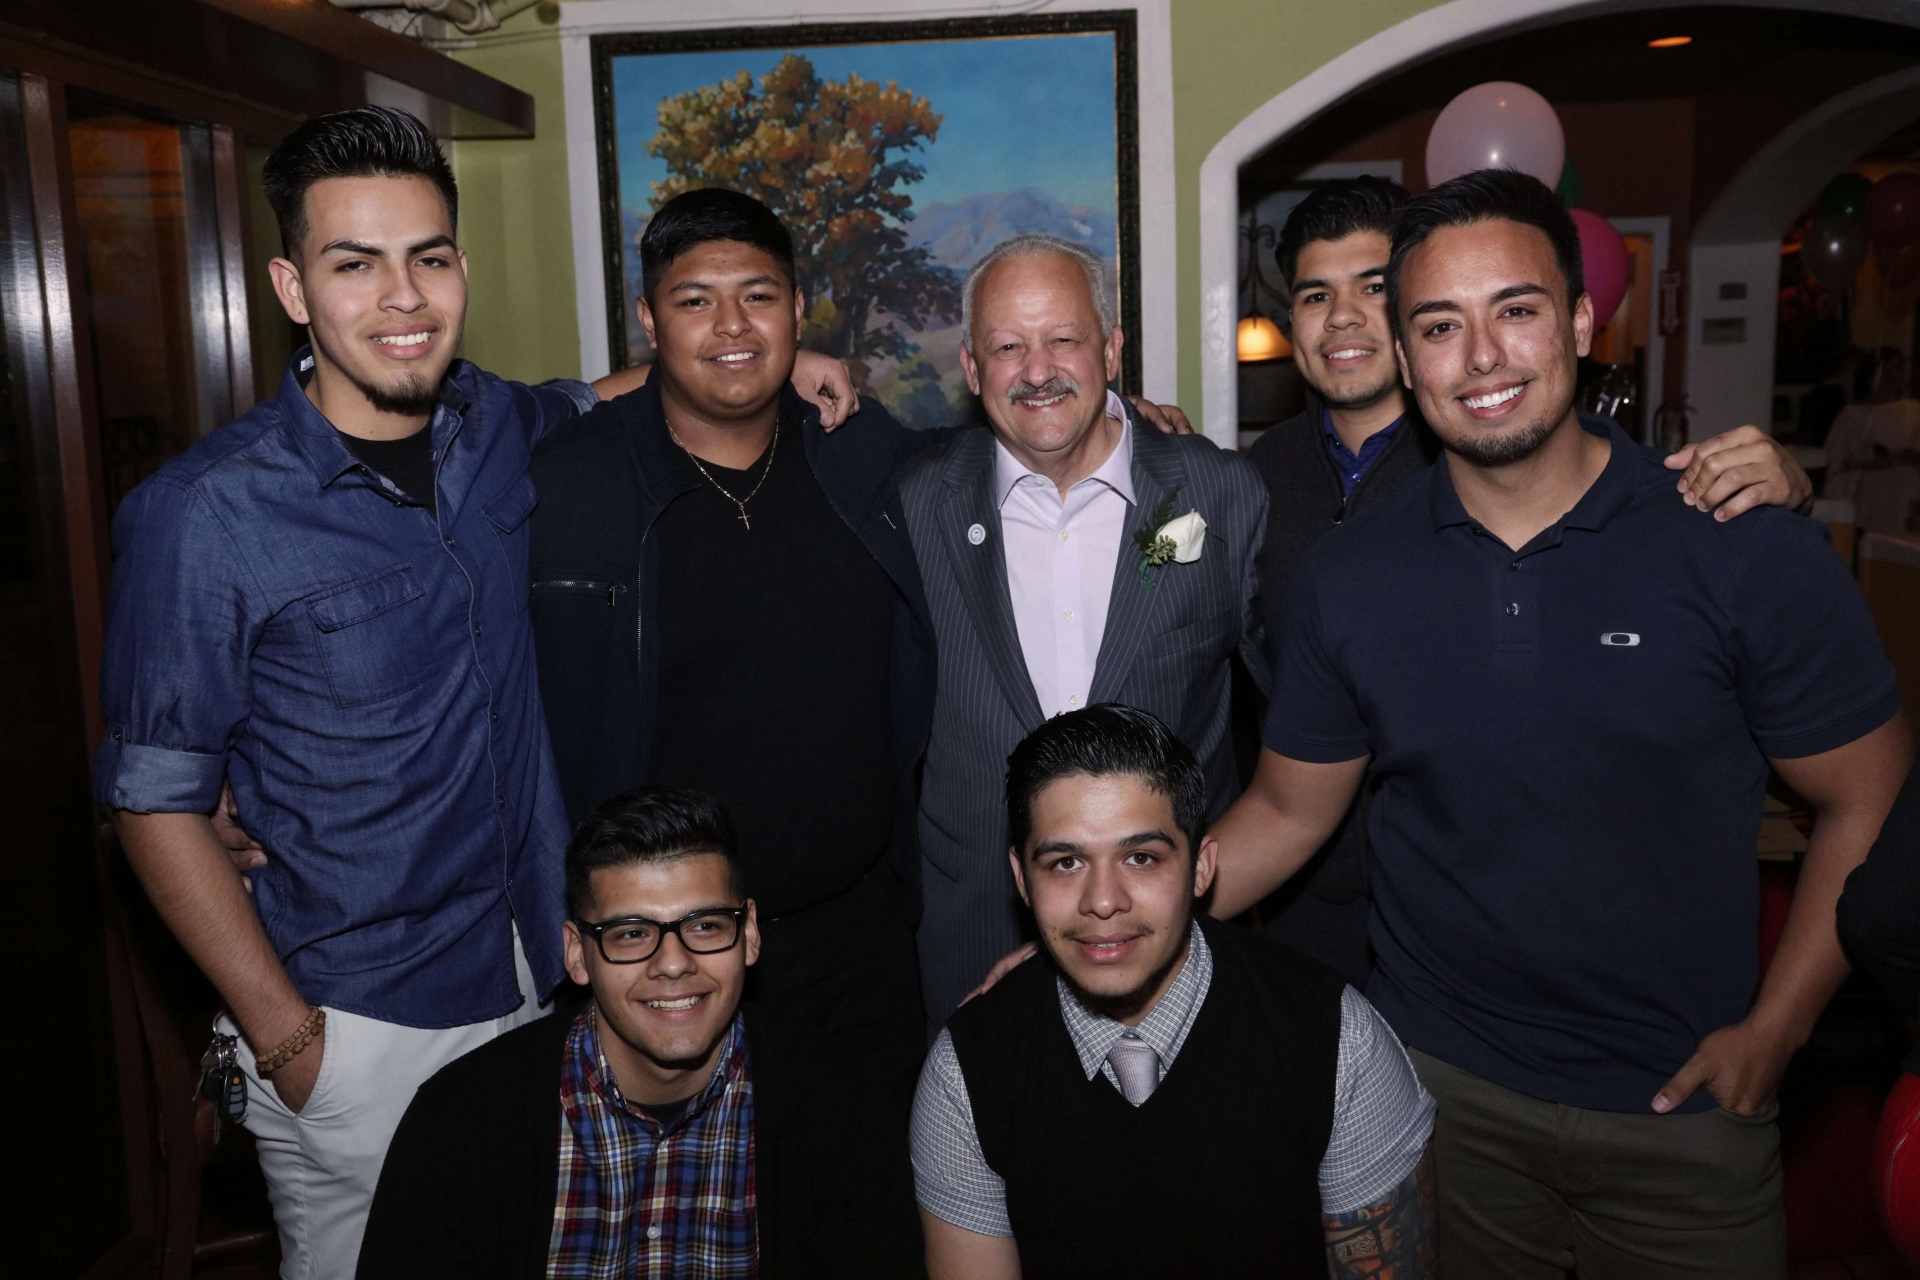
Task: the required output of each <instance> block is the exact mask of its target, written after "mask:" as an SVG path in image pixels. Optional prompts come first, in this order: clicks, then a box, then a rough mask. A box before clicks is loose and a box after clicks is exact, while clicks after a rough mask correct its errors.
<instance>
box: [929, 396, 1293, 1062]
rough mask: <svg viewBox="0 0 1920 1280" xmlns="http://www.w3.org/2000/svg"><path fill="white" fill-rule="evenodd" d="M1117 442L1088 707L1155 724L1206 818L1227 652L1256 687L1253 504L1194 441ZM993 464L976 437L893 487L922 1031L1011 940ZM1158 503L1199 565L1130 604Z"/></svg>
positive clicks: (1023, 673)
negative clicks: (1175, 752)
mask: <svg viewBox="0 0 1920 1280" xmlns="http://www.w3.org/2000/svg"><path fill="white" fill-rule="evenodd" d="M1128 415H1129V416H1130V417H1132V416H1133V413H1132V409H1131V407H1129V409H1128ZM1131 434H1132V440H1133V488H1134V496H1135V498H1136V499H1137V503H1138V505H1136V506H1135V507H1134V509H1133V510H1132V512H1130V513H1129V515H1128V517H1127V535H1128V536H1126V537H1125V538H1123V539H1122V541H1121V544H1120V559H1119V563H1118V565H1117V566H1116V567H1115V569H1114V574H1113V595H1112V597H1111V600H1110V603H1109V605H1108V608H1107V629H1106V634H1105V636H1103V637H1102V639H1101V642H1100V656H1099V659H1098V661H1097V662H1096V664H1095V667H1094V675H1093V686H1092V688H1091V690H1090V691H1089V694H1088V701H1089V702H1123V703H1127V704H1129V705H1131V706H1135V707H1140V708H1143V709H1144V710H1147V711H1151V712H1153V713H1154V714H1155V715H1157V716H1159V717H1160V718H1161V719H1162V720H1164V721H1166V722H1167V723H1168V724H1169V725H1171V726H1172V727H1173V729H1174V730H1175V731H1176V732H1178V733H1179V734H1180V736H1181V737H1182V738H1183V739H1184V740H1185V741H1186V742H1187V743H1188V744H1189V745H1190V746H1192V747H1193V749H1194V752H1195V753H1196V754H1197V755H1198V756H1199V757H1200V761H1201V764H1202V766H1203V767H1204V768H1205V769H1206V773H1207V785H1208V789H1209V793H1210V795H1211V798H1212V812H1211V815H1210V816H1218V815H1219V814H1220V813H1221V812H1222V811H1224V810H1225V809H1226V807H1227V805H1228V804H1230V803H1231V802H1232V801H1233V799H1234V797H1235V796H1236V795H1237V794H1238V792H1239V785H1238V779H1237V777H1236V775H1235V771H1234V763H1233V746H1232V743H1231V742H1230V741H1229V738H1228V731H1227V712H1228V698H1229V692H1230V685H1231V679H1230V669H1229V659H1230V658H1231V656H1232V654H1233V652H1234V650H1235V649H1236V648H1238V649H1239V650H1240V651H1241V653H1242V654H1243V656H1244V657H1245V660H1246V663H1247V667H1248V669H1249V670H1250V671H1252V672H1253V673H1254V675H1255V678H1256V679H1258V680H1259V681H1260V682H1261V683H1262V684H1264V683H1265V681H1266V659H1265V656H1264V653H1263V650H1262V637H1261V633H1260V607H1259V598H1258V595H1259V593H1258V581H1257V577H1256V573H1257V570H1256V557H1257V555H1258V553H1259V550H1260V545H1261V540H1262V538H1263V537H1264V534H1265V529H1266V522H1267V489H1266V485H1265V484H1264V483H1263V482H1262V481H1261V479H1260V475H1259V473H1258V472H1256V471H1255V470H1254V469H1253V467H1252V465H1251V464H1249V463H1248V462H1247V461H1246V460H1245V459H1244V458H1242V457H1240V455H1238V454H1237V453H1231V452H1227V451H1224V450H1221V449H1220V448H1218V447H1217V446H1215V445H1214V444H1213V443H1211V442H1210V441H1208V440H1207V439H1206V438H1205V437H1204V436H1170V435H1162V434H1161V433H1160V432H1158V431H1156V430H1155V429H1154V428H1153V427H1151V426H1150V425H1147V424H1145V423H1143V422H1141V421H1140V420H1139V419H1138V418H1137V417H1135V418H1133V431H1132V433H1131ZM993 459H994V449H993V436H992V434H991V433H990V432H989V431H988V430H987V429H986V428H984V427H981V428H976V429H974V430H971V431H966V432H962V433H960V434H959V435H958V436H957V437H955V438H954V439H953V440H951V441H949V442H947V443H945V444H942V445H940V446H937V447H936V448H934V449H931V450H929V451H928V452H926V453H924V454H922V455H920V456H919V457H918V458H916V459H915V460H914V461H913V462H912V463H911V464H910V465H909V467H908V468H907V470H906V472H905V473H904V475H903V477H902V481H901V486H900V496H901V500H902V502H903V503H904V505H905V507H906V514H907V527H908V531H909V533H910V534H911V536H912V539H913V549H914V554H915V555H916V556H917V557H918V559H919V561H920V575H921V578H922V579H923V580H924V582H925V584H926V591H927V602H928V604H929V605H930V606H931V607H932V611H933V629H934V638H935V645H936V648H937V650H938V659H939V687H938V692H937V694H936V696H935V703H934V719H933V736H932V739H931V740H930V742H929V743H928V746H927V757H926V767H925V774H924V776H923V778H922V782H921V788H920V857H921V885H922V889H923V892H924V894H925V902H926V907H925V914H924V915H923V916H922V917H921V921H920V974H921V980H922V982H923V983H924V984H925V988H926V997H927V1016H928V1018H929V1019H930V1020H931V1021H932V1023H933V1025H934V1026H939V1025H940V1024H942V1023H944V1022H945V1021H946V1018H947V1015H948V1014H949V1013H951V1012H953V1010H954V1008H955V1007H956V1006H957V1005H958V1004H959V1002H960V998H961V997H962V996H964V995H965V994H966V993H967V992H968V991H969V990H970V989H972V987H973V986H974V985H975V984H976V983H978V982H979V981H980V979H981V978H982V977H984V976H985V975H986V971H987V970H988V968H990V967H991V966H992V964H993V962H994V961H995V960H997V959H999V958H1000V957H1001V956H1002V955H1004V954H1005V953H1006V952H1008V951H1009V950H1011V949H1012V948H1013V947H1014V946H1015V945H1016V944H1018V942H1019V941H1020V939H1021V938H1022V937H1023V936H1024V933H1025V931H1026V929H1027V924H1026V920H1027V916H1026V910H1025V908H1024V907H1023V906H1022V905H1021V903H1020V899H1019V897H1018V895H1017V894H1016V892H1015V890H1014V885H1013V873H1012V871H1011V870H1010V869H1009V867H1008V865H1007V834H1006V826H1007V823H1006V792H1005V786H1006V769H1007V756H1008V754H1009V753H1010V752H1011V751H1012V750H1013V748H1014V747H1015V746H1016V745H1018V744H1019V742H1020V740H1021V739H1022V738H1024V737H1025V736H1026V735H1027V734H1028V733H1030V732H1031V731H1032V730H1034V729H1035V728H1037V727H1039V725H1040V722H1041V719H1042V716H1041V713H1040V703H1039V699H1038V698H1037V697H1036V696H1035V695H1034V691H1033V683H1032V681H1031V680H1030V679H1029V678H1028V676H1027V664H1026V659H1025V658H1024V657H1023V656H1022V654H1021V651H1020V638H1019V634H1018V632H1017V631H1016V630H1015V628H1014V621H1013V601H1012V597H1011V595H1010V594H1009V593H1008V590H1007V565H1006V557H1005V553H1004V551H1003V547H1002V540H1001V536H1000V512H999V508H998V507H997V506H996V505H995V503H994V499H993ZM1175 489H1178V490H1179V496H1178V497H1177V498H1176V499H1175V501H1174V503H1173V508H1172V514H1173V515H1176V516H1177V515H1184V514H1186V513H1187V512H1189V511H1198V512H1199V513H1200V515H1201V516H1202V517H1203V518H1204V519H1205V520H1206V522H1207V539H1206V550H1205V552H1204V553H1203V554H1202V555H1201V557H1200V559H1199V560H1197V561H1195V562H1194V563H1192V564H1169V565H1165V566H1162V567H1160V568H1158V569H1155V570H1151V571H1150V572H1151V573H1152V574H1153V577H1154V581H1155V585H1154V586H1153V587H1152V588H1147V587H1143V586H1142V585H1141V583H1140V574H1139V564H1140V550H1139V548H1138V547H1137V546H1136V545H1135V544H1134V541H1133V538H1132V534H1133V532H1134V530H1136V529H1138V528H1141V527H1143V526H1144V525H1145V524H1146V522H1147V521H1148V520H1149V519H1150V518H1151V516H1152V514H1153V512H1154V510H1155V508H1157V507H1158V506H1159V504H1160V500H1161V498H1162V497H1163V496H1164V495H1166V494H1168V493H1170V492H1172V491H1173V490H1175ZM975 524H979V525H981V526H983V527H984V528H985V529H986V531H987V536H986V538H985V540H983V541H982V542H981V543H979V544H978V545H975V544H973V543H972V542H970V541H969V540H968V538H967V530H968V529H969V528H971V527H972V526H973V525H975Z"/></svg>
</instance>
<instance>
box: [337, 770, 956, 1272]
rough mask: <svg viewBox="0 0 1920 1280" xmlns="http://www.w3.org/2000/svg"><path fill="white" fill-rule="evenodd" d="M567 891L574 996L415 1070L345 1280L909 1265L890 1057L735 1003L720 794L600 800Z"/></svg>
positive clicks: (727, 829) (743, 962)
mask: <svg viewBox="0 0 1920 1280" xmlns="http://www.w3.org/2000/svg"><path fill="white" fill-rule="evenodd" d="M567 908H568V914H569V915H570V916H571V917H572V919H570V920H569V921H568V923H567V925H566V961H567V972H568V973H569V974H571V975H572V977H573V980H574V981H575V982H578V983H583V984H585V985H586V986H588V987H590V988H591V990H592V997H593V998H592V1000H591V1001H589V1002H588V1003H587V1005H586V1007H585V1008H584V1009H582V1010H581V1011H580V1013H579V1015H578V1016H577V1017H573V1018H565V1017H561V1018H543V1019H541V1020H540V1021H538V1022H535V1023H533V1024H531V1025H529V1026H526V1027H523V1028H521V1030H520V1031H518V1032H510V1033H508V1034H507V1035H504V1036H502V1037H500V1038H499V1039H498V1040H495V1041H494V1042H493V1043H492V1044H489V1045H487V1046H486V1047H484V1048H482V1049H479V1050H477V1051H475V1052H473V1053H470V1054H468V1055H467V1056H466V1057H464V1058H461V1059H459V1060H457V1061H455V1062H453V1063H452V1064H450V1065H449V1066H447V1067H446V1068H445V1069H444V1070H442V1071H441V1072H440V1073H439V1074H438V1075H436V1076H434V1077H433V1078H432V1079H431V1080H429V1081H427V1083H426V1084H424V1085H422V1086H421V1088H420V1091H419V1093H418V1094H416V1095H415V1096H414V1100H413V1103H412V1105H410V1106H409V1107H408V1108H407V1113H406V1116H405V1118H404V1119H402V1120H401V1122H400V1129H399V1132H398V1133H397V1134H395V1136H394V1139H393V1145H392V1147H391V1148H390V1149H389V1150H388V1152H387V1162H386V1166H385V1167H384V1168H383V1169H382V1170H381V1173H380V1187H379V1190H378V1191H377V1192H376V1193H375V1195H374V1200H373V1212H372V1214H371V1216H370V1218H369V1220H368V1224H367V1235H366V1242H365V1244H364V1245H363V1246H362V1248H361V1252H360V1270H359V1280H494V1278H498V1280H537V1278H539V1277H547V1278H549V1280H616V1278H617V1280H733V1278H736V1277H750V1276H759V1277H763V1278H771V1277H789V1276H792V1277H821V1278H822V1280H825V1278H826V1277H833V1278H834V1280H842V1278H843V1277H849V1276H856V1277H858V1276H870V1277H873V1278H874V1280H897V1278H898V1277H913V1276H916V1275H919V1274H920V1254H921V1248H920V1232H919V1230H918V1227H917V1224H916V1223H915V1222H914V1213H913V1198H912V1195H911V1194H910V1192H909V1190H908V1187H909V1185H910V1183H909V1177H908V1171H907V1144H906V1134H905V1133H904V1132H903V1131H902V1126H901V1123H900V1117H899V1112H898V1110H897V1105H896V1103H895V1102H894V1099H895V1097H896V1096H897V1094H896V1093H895V1091H894V1088H893V1086H892V1085H891V1084H889V1077H888V1076H887V1075H886V1074H885V1073H884V1072H883V1071H882V1070H881V1069H880V1067H879V1065H878V1064H876V1063H871V1062H868V1061H866V1060H865V1059H863V1058H860V1057H858V1056H857V1055H856V1053H855V1052H854V1051H851V1050H849V1049H848V1048H846V1047H845V1046H844V1045H843V1044H842V1043H841V1042H839V1041H837V1040H828V1039H826V1038H824V1037H823V1036H821V1035H820V1034H818V1033H817V1032H815V1031H814V1030H812V1029H811V1028H810V1027H807V1026H802V1025H795V1024H790V1023H788V1022H786V1021H784V1020H783V1019H782V1018H781V1017H780V1016H778V1015H775V1014H772V1013H770V1012H767V1011H763V1010H761V1009H759V1008H758V1007H752V1008H749V1009H747V1010H745V1011H742V1010H741V1008H740V992H741V989H742V988H743V987H744V986H745V985H746V977H747V967H748V966H749V965H751V964H753V963H754V962H755V960H756V959H758V957H759V953H760V930H759V922H758V920H757V919H756V918H755V910H754V904H753V900H752V899H750V898H748V897H746V896H745V886H743V885H742V884H741V877H740V864H739V860H738V857H737V855H736V852H735V844H734V834H733V828H732V825H731V823H729V822H728V820H727V817H726V814H725V812H724V811H723V810H722V809H721V808H720V806H719V804H718V803H717V802H716V801H714V800H713V799H712V798H711V797H710V796H707V795H705V794H703V793H701V792H698V791H691V790H686V789H683V788H676V787H641V788H639V789H637V790H634V791H629V792H626V793H625V794H622V795H618V796H615V797H613V798H612V799H611V800H608V801H606V802H605V803H604V804H602V805H601V806H600V807H599V808H598V809H596V810H594V811H593V813H592V814H590V815H589V816H588V818H587V819H586V821H585V822H583V823H581V825H580V829H579V831H577V832H576V833H575V834H574V837H573V843H572V844H571V845H569V846H568V848H567ZM884 925H885V922H884V921H879V920H876V921H875V922H874V926H873V927H874V929H875V930H879V929H881V928H883V927H884ZM853 927H855V928H856V929H857V928H858V924H857V922H856V923H855V925H854V926H853Z"/></svg>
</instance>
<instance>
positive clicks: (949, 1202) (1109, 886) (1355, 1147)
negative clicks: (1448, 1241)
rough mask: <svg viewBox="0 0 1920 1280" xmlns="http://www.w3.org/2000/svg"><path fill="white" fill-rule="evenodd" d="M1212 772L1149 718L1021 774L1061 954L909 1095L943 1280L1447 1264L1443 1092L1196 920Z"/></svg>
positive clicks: (1010, 978) (1091, 733) (1327, 995)
mask: <svg viewBox="0 0 1920 1280" xmlns="http://www.w3.org/2000/svg"><path fill="white" fill-rule="evenodd" d="M1206 814H1207V790H1206V778H1205V775H1204V774H1203V773H1202V772H1201V769H1200V765H1199V762H1198V761H1197V760H1196V759H1195V757H1194V754H1193V752H1192V751H1191V750H1190V749H1189V748H1188V747H1187V745H1186V744H1185V743H1184V742H1182V741H1181V740H1180V739H1179V738H1178V737H1177V736H1175V735H1174V733H1173V732H1172V731H1171V730H1169V729H1168V728H1167V727H1166V725H1164V724H1162V723H1161V722H1160V721H1159V720H1157V719H1155V718H1154V717H1153V716H1151V715H1149V714H1148V713H1146V712H1144V711H1138V710H1135V709H1133V708H1131V707H1122V706H1116V705H1113V704H1101V705H1097V706H1092V707H1088V708H1086V709H1085V710H1082V711H1073V712H1068V713H1066V714H1064V715H1060V716H1055V717H1054V718H1053V719H1051V720H1048V721H1047V722H1046V723H1044V724H1043V725H1041V726H1040V727H1039V728H1038V729H1036V730H1034V731H1033V732H1032V733H1031V734H1029V735H1028V736H1027V738H1026V739H1025V741H1023V742H1021V744H1020V745H1019V746H1018V747H1016V748H1015V749H1014V752H1013V755H1012V756H1011V757H1010V758H1009V759H1008V762H1007V827H1008V834H1009V836H1010V838H1011V841H1012V849H1011V857H1012V861H1013V875H1014V880H1015V883H1016V884H1017V885H1018V887H1019V890H1020V895H1021V897H1023V898H1025V899H1026V902H1027V905H1029V906H1030V907H1032V908H1033V914H1034V921H1035V924H1036V925H1037V926H1038V927H1037V932H1038V934H1039V937H1040V942H1041V951H1042V955H1043V959H1041V960H1040V961H1037V962H1036V961H1029V962H1027V963H1025V964H1023V965H1021V966H1020V967H1019V968H1017V969H1015V970H1013V972H1012V973H1010V974H1009V975H1007V976H1006V977H1005V978H1003V979H1002V980H1001V981H1000V982H999V984H998V985H996V986H994V987H993V988H991V989H990V990H988V991H987V992H986V993H985V994H983V995H981V996H980V997H978V998H977V999H975V1000H973V1001H972V1002H970V1003H968V1004H966V1005H963V1006H962V1007H961V1008H960V1009H959V1011H958V1012H956V1013H955V1014H954V1015H953V1017H952V1019H951V1020H950V1021H949V1022H948V1023H947V1029H946V1030H945V1031H943V1032H941V1034H940V1037H939V1039H938V1040H936V1041H935V1042H934V1046H933V1050H932V1053H931V1054H930V1055H929V1057H928V1060H927V1064H926V1066H925V1068H924V1069H923V1071H922V1072H921V1076H920V1089H919V1093H918V1096H917V1097H916V1099H915V1102H914V1115H913V1165H914V1178H915V1182H916V1185H917V1190H918V1195H919V1201H920V1220H921V1225H922V1227H923V1228H924V1230H925V1232H926V1237H927V1269H928V1271H929V1272H930V1273H931V1274H932V1275H933V1277H934V1280H946V1278H947V1277H952V1278H953V1280H961V1278H963V1277H964V1280H1015V1278H1024V1280H1039V1278H1040V1277H1048V1276H1072V1277H1076V1278H1090V1277H1122V1276H1128V1277H1131V1276H1138V1277H1142V1278H1143V1280H1144V1278H1145V1277H1153V1278H1154V1280H1165V1278H1166V1277H1176V1276H1196V1277H1198V1276H1207V1277H1239V1276H1261V1277H1287V1278H1295V1277H1297V1278H1305V1277H1324V1276H1327V1275H1329V1274H1331V1275H1333V1276H1334V1277H1336V1278H1338V1277H1358V1276H1368V1277H1376V1278H1379V1280H1389V1278H1391V1280H1411V1278H1414V1277H1426V1278H1430V1277H1432V1276H1433V1275H1434V1262H1433V1240H1434V1234H1433V1227H1432V1220H1431V1215H1432V1202H1433V1182H1432V1178H1431V1175H1430V1173H1429V1165H1428V1161H1427V1159H1426V1156H1425V1152H1426V1145H1427V1139H1428V1137H1429V1135H1430V1134H1431V1133H1432V1130H1433V1100H1432V1098H1431V1097H1429V1096H1428V1095H1427V1093H1426V1092H1425V1091H1424V1090H1423V1089H1422V1088H1421V1087H1420V1082H1419V1080H1418V1079H1417V1078H1416V1077H1415V1075H1414V1071H1413V1066H1412V1064H1411V1063H1410V1062H1409V1061H1408V1060H1407V1054H1406V1051H1405V1050H1404V1049H1402V1048H1401V1047H1400V1042H1399V1040H1398V1039H1396V1038H1395V1037H1394V1034H1393V1031H1392V1030H1391V1029H1390V1028H1388V1026H1387V1024H1386V1022H1385V1021H1384V1020H1382V1019H1381V1017H1380V1015H1379V1014H1377V1013H1375V1012H1374V1011H1373V1008H1372V1006H1370V1005H1369V1004H1368V1003H1367V1002H1366V1000H1365V999H1364V998H1363V997H1362V996H1361V995H1360V994H1359V993H1358V992H1356V991H1355V990H1354V989H1353V988H1352V987H1349V986H1347V985H1346V984H1345V983H1343V982H1342V981H1341V980H1340V979H1339V978H1338V977H1336V976H1335V975H1334V974H1333V972H1332V971H1331V970H1329V969H1327V968H1325V967H1323V966H1322V965H1320V964H1319V963H1317V962H1315V961H1312V960H1309V959H1307V958H1306V957H1305V956H1302V955H1300V954H1299V953H1298V952H1295V951H1292V950H1289V949H1288V948H1286V947H1283V946H1280V945H1279V944H1277V943H1274V942H1270V941H1268V940H1267V939H1264V938H1260V937H1256V936H1255V935H1253V934H1250V933H1248V932H1246V931H1245V930H1242V929H1239V928H1237V927H1235V926H1233V925H1230V924H1224V923H1220V922H1218V921H1214V920H1212V919H1209V918H1208V917H1207V916H1205V915H1204V914H1198V915H1196V913H1195V911H1194V909H1193V906H1194V899H1195V898H1197V897H1199V896H1201V895H1204V894H1205V893H1206V892H1207V889H1208V887H1209V886H1210V885H1211V884H1212V883H1213V870H1214V853H1215V850H1214V842H1213V839H1212V838H1211V837H1205V836H1203V834H1202V833H1203V832H1204V830H1205V827H1206Z"/></svg>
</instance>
